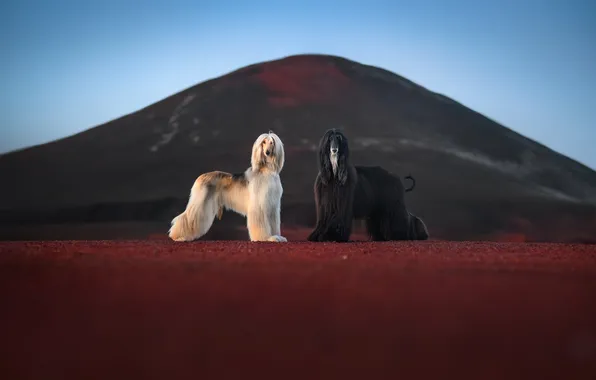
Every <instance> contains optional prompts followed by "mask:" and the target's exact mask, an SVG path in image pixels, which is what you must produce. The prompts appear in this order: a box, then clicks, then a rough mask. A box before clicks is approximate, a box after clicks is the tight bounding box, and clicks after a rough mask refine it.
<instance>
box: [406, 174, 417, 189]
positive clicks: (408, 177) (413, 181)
mask: <svg viewBox="0 0 596 380" xmlns="http://www.w3.org/2000/svg"><path fill="white" fill-rule="evenodd" d="M404 179H409V180H411V181H412V186H410V187H408V188H407V189H406V193H407V192H408V191H412V190H414V188H415V187H416V180H415V179H414V177H412V175H411V174H408V175H407V176H405V177H404Z"/></svg>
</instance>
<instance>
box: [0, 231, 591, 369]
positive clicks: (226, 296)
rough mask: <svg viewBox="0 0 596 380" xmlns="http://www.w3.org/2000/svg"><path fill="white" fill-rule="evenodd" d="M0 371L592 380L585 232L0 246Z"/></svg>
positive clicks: (588, 258) (589, 289)
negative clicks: (500, 239)
mask: <svg viewBox="0 0 596 380" xmlns="http://www.w3.org/2000/svg"><path fill="white" fill-rule="evenodd" d="M0 302H1V306H0V322H1V324H0V378H3V379H44V380H45V379H62V380H65V379H75V378H77V379H112V378H122V379H135V378H145V379H172V378H188V379H198V378H200V379H207V378H217V379H222V378H234V379H237V378H240V377H245V376H246V375H249V374H258V375H260V376H259V378H275V379H287V378H300V379H310V378H317V379H318V378H321V379H330V378H342V379H343V378H359V379H363V378H381V377H382V378H403V377H404V376H407V377H409V378H423V377H429V378H433V379H442V378H458V379H461V378H470V379H512V378H523V379H528V378H536V379H550V378H556V379H584V378H585V379H594V378H596V246H594V245H557V244H523V243H448V242H416V243H410V242H402V243H364V242H363V243H351V244H315V243H306V242H304V243H301V242H297V243H287V244H274V243H248V242H194V243H177V244H176V243H173V242H170V241H138V242H135V241H126V242H108V241H96V242H29V243H24V242H14V243H0Z"/></svg>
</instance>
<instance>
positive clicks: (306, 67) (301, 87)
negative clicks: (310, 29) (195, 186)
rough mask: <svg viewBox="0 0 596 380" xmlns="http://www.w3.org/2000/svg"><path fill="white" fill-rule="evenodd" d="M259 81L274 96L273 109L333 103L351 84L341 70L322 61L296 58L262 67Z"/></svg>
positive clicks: (272, 99) (271, 99) (269, 63)
mask: <svg viewBox="0 0 596 380" xmlns="http://www.w3.org/2000/svg"><path fill="white" fill-rule="evenodd" d="M256 76H257V78H258V79H259V80H260V81H261V82H262V83H263V85H264V86H265V88H267V89H268V90H269V91H270V92H271V93H273V94H275V96H272V97H270V98H269V102H270V103H271V104H272V105H274V106H282V107H283V106H297V105H299V104H301V103H320V102H325V101H328V100H331V99H334V98H335V97H337V96H338V95H340V94H341V93H342V90H345V86H346V85H347V84H348V83H349V79H348V77H346V76H345V75H344V74H343V73H342V72H341V71H340V70H339V69H337V68H336V67H335V66H332V65H330V64H329V63H325V62H322V61H321V60H320V59H316V58H312V57H293V58H292V59H289V60H285V61H273V62H267V63H264V64H262V65H261V72H260V73H258V74H257V75H256Z"/></svg>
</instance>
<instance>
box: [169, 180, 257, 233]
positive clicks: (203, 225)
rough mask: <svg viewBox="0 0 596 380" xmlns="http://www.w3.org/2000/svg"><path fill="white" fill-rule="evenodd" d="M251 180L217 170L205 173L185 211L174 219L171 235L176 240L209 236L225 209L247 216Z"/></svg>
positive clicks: (191, 192)
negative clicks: (208, 233)
mask: <svg viewBox="0 0 596 380" xmlns="http://www.w3.org/2000/svg"><path fill="white" fill-rule="evenodd" d="M247 204H248V181H247V180H246V176H245V175H244V174H241V175H232V174H230V173H225V172H220V171H214V172H209V173H205V174H202V175H201V176H200V177H199V178H197V180H196V181H195V183H194V185H193V186H192V189H191V190H190V197H189V199H188V204H187V205H186V209H185V210H184V212H183V213H181V214H180V215H178V216H176V217H175V218H174V219H172V225H171V227H170V230H169V231H168V236H169V237H170V238H171V239H172V240H175V241H192V240H196V239H198V238H200V237H201V236H203V235H205V234H206V233H207V232H208V231H209V229H210V228H211V225H212V224H213V221H214V220H215V217H216V216H217V217H218V218H219V219H221V217H222V213H223V209H224V208H226V209H230V210H234V211H236V212H237V213H239V214H241V215H246V212H247V211H246V210H247Z"/></svg>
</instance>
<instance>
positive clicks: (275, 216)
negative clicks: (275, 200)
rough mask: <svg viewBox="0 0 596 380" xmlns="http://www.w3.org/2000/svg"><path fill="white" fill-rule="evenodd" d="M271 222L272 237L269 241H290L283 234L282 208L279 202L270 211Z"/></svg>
mask: <svg viewBox="0 0 596 380" xmlns="http://www.w3.org/2000/svg"><path fill="white" fill-rule="evenodd" d="M269 224H270V226H271V237H270V238H269V241H276V242H279V243H285V242H287V241H288V239H286V238H285V237H283V236H281V210H280V207H279V204H278V205H275V206H274V207H272V209H271V210H270V211H269Z"/></svg>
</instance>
